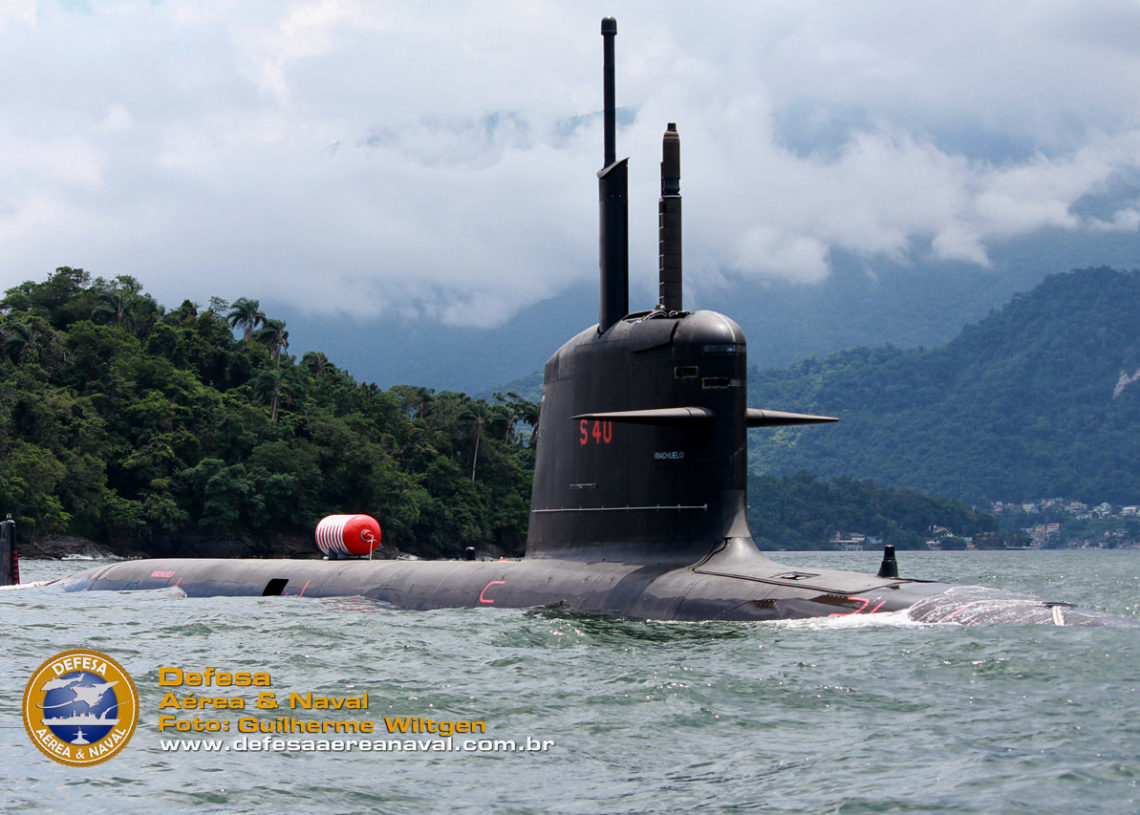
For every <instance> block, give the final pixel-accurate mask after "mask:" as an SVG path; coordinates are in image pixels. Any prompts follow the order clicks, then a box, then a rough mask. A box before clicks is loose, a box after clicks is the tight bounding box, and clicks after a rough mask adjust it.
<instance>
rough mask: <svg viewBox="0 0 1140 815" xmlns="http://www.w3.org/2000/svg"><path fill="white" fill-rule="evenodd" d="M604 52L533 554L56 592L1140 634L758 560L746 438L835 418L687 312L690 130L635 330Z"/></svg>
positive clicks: (184, 563)
mask: <svg viewBox="0 0 1140 815" xmlns="http://www.w3.org/2000/svg"><path fill="white" fill-rule="evenodd" d="M601 34H602V38H603V95H604V108H603V111H604V112H603V116H604V156H603V164H602V168H601V169H600V170H599V171H598V173H597V176H598V195H599V225H600V229H599V274H600V286H599V315H598V323H597V325H593V326H590V327H588V328H586V329H584V330H582V331H581V332H580V333H579V334H577V335H576V336H575V337H573V338H571V339H570V340H569V341H567V342H566V343H565V344H564V345H562V347H561V348H559V349H558V350H557V351H556V352H555V353H554V355H553V356H551V357H550V359H549V361H548V362H547V363H546V367H545V372H544V377H543V392H542V405H541V418H540V422H539V425H538V428H537V430H536V433H537V439H536V446H537V449H536V461H535V472H534V482H533V489H532V496H531V508H530V521H529V527H528V533H527V542H526V553H525V556H524V557H523V558H521V559H517V560H506V559H500V560H474V559H465V560H437V561H401V560H378V559H377V560H373V559H370V558H369V557H358V558H347V557H346V558H335V557H330V558H328V559H324V560H317V559H313V560H287V559H280V560H253V559H246V560H242V559H235V560H226V559H153V560H140V561H124V562H118V563H114V564H111V565H102V566H98V567H95V568H93V569H90V570H88V571H85V572H81V573H79V574H76V575H73V576H70V577H67V578H63V579H62V580H60V581H57V582H58V584H59V585H61V586H62V587H63V588H64V589H65V590H67V591H94V590H110V591H136V590H150V589H170V588H172V587H176V588H177V589H178V590H180V591H181V592H184V593H185V594H186V595H188V596H190V597H211V596H219V595H228V596H234V595H245V596H297V597H317V598H322V597H324V598H328V597H345V596H359V597H364V598H368V599H370V600H373V601H376V602H377V603H380V604H384V605H385V606H388V607H391V608H396V609H418V610H424V609H440V608H456V607H491V608H534V607H556V608H559V609H564V610H566V611H568V612H572V613H583V614H597V615H605V616H614V617H623V618H634V619H646V620H682V621H707V620H745V621H749V620H756V621H771V620H786V619H796V618H811V617H838V616H855V615H875V614H882V613H886V612H904V613H905V614H906V615H907V616H909V617H910V618H911V619H913V620H915V621H918V622H930V623H937V622H956V623H965V624H970V623H979V622H997V621H1008V622H1032V623H1043V624H1050V625H1137V624H1140V621H1138V620H1135V619H1132V618H1128V617H1120V616H1116V615H1112V614H1108V613H1104V612H1100V611H1096V610H1092V609H1083V608H1078V607H1075V606H1072V605H1070V604H1066V603H1061V602H1046V601H1042V600H1039V599H1036V598H1033V597H1026V596H1021V595H1014V594H1008V593H1004V592H1000V591H997V590H994V589H989V588H984V587H976V586H954V585H950V584H947V583H940V582H936V581H927V580H918V579H910V578H900V577H899V576H898V570H897V564H896V562H895V559H894V554H893V549H892V548H891V547H887V548H886V550H885V552H884V558H883V562H882V566H881V567H880V569H879V571H878V573H877V574H860V573H854V572H844V571H835V570H823V569H800V568H795V567H791V566H787V565H783V564H780V563H776V562H775V561H773V560H771V559H769V558H768V557H767V556H766V555H765V554H763V553H762V552H761V551H760V549H759V548H758V547H757V545H756V544H755V542H754V541H753V538H752V533H751V531H750V530H749V526H748V521H747V516H746V508H747V495H746V479H747V434H748V432H749V431H750V430H751V429H761V430H762V429H763V428H766V427H778V426H784V425H814V424H827V423H830V422H834V421H836V419H835V418H834V417H831V416H819V415H812V414H804V413H794V412H788V411H781V410H769V409H759V408H750V407H748V405H747V402H746V392H747V390H746V387H745V386H746V382H747V343H746V341H745V337H744V333H743V331H742V330H741V328H740V326H739V325H738V324H737V323H736V322H734V321H733V320H732V319H731V318H729V317H727V316H725V315H723V314H720V313H717V312H713V311H702V310H695V311H687V310H686V309H685V308H684V304H683V296H682V295H683V292H682V263H681V260H682V237H681V225H682V210H681V191H680V178H681V173H680V137H679V134H678V131H677V128H676V126H675V124H674V123H669V124H668V126H667V128H666V130H665V133H664V137H663V145H662V161H661V196H660V199H659V203H658V228H659V253H658V254H659V257H658V269H659V300H658V302H657V304H656V305H655V306H654V307H653V308H652V309H651V310H648V311H642V312H635V313H629V302H628V301H629V294H628V290H629V249H628V222H629V207H628V199H627V190H628V159H627V158H621V159H618V158H617V151H616V141H615V139H616V127H615V109H616V106H615V89H614V40H615V37H616V35H617V23H616V21H615V20H614V19H613V18H609V17H607V18H605V19H604V20H602V24H601ZM819 432H826V431H823V430H820V431H819ZM361 517H363V518H366V517H367V516H353V517H350V516H332V518H331V519H326V521H330V520H334V521H335V522H334V523H333V524H332V525H331V526H330V525H328V524H325V522H322V527H323V528H322V527H318V534H317V542H318V544H319V546H320V547H321V548H322V550H324V551H325V552H326V553H327V554H335V553H337V552H345V551H348V552H352V553H358V554H359V553H363V554H365V555H369V556H370V554H371V552H372V551H373V550H374V548H375V546H376V545H377V544H378V537H379V529H378V528H376V529H374V530H373V529H372V528H371V527H370V526H369V525H367V524H364V525H361V524H359V523H356V524H355V525H354V523H353V521H354V520H356V519H359V518H361ZM337 519H339V520H337ZM13 535H14V533H12V532H11V531H10V530H9V531H8V532H7V533H6V538H7V539H9V540H10V539H12V538H13Z"/></svg>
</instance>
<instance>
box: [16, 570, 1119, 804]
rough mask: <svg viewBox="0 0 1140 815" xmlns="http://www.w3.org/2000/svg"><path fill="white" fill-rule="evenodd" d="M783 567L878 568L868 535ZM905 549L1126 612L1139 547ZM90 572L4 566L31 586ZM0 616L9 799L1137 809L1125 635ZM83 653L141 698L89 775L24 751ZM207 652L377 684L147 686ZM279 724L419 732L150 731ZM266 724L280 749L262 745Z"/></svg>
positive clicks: (937, 573)
mask: <svg viewBox="0 0 1140 815" xmlns="http://www.w3.org/2000/svg"><path fill="white" fill-rule="evenodd" d="M779 559H780V560H781V562H784V563H787V564H789V565H793V566H803V567H810V566H826V567H833V568H847V569H855V570H859V571H870V572H873V571H875V569H876V568H877V566H878V555H877V554H875V553H869V552H868V553H798V554H791V553H781V554H780V557H779ZM899 560H900V571H901V573H902V574H903V575H904V576H910V577H922V578H929V579H938V580H946V581H949V582H956V583H978V584H983V585H989V586H994V587H1000V588H1005V589H1009V590H1014V591H1022V592H1027V593H1031V594H1034V595H1037V596H1041V597H1044V598H1045V599H1056V600H1066V601H1070V602H1076V603H1079V604H1082V605H1086V606H1091V607H1095V608H1100V609H1104V610H1108V611H1112V612H1115V613H1119V614H1124V615H1128V616H1133V617H1136V616H1140V610H1138V606H1140V552H1138V551H1063V552H955V553H925V552H924V553H917V552H916V553H911V552H902V553H900V554H899ZM85 565H90V564H82V563H74V562H58V561H23V562H22V564H21V568H22V572H23V578H24V580H25V582H34V581H40V580H48V579H51V578H54V577H58V576H61V575H64V574H69V573H71V572H73V571H76V570H77V569H78V568H82V567H83V566H85ZM0 620H2V621H3V623H2V624H3V631H2V633H0V643H2V649H3V657H2V658H0V689H2V690H0V803H2V804H3V805H4V806H5V807H6V808H7V809H9V810H13V811H15V810H19V811H21V812H60V813H69V814H74V813H87V812H92V813H94V812H98V813H105V812H109V811H111V812H146V813H154V812H159V813H163V812H208V811H216V812H252V811H261V810H265V811H284V810H300V811H304V810H308V811H320V812H346V813H347V812H377V813H405V812H472V813H475V812H480V813H482V812H496V813H545V812H555V813H594V812H602V813H658V812H659V813H673V812H760V813H894V812H899V813H940V812H945V813H955V814H956V815H959V814H960V813H1044V812H1067V813H1128V814H1129V815H1131V814H1132V813H1136V812H1140V788H1138V785H1140V662H1138V660H1137V655H1138V654H1140V648H1138V644H1140V643H1138V640H1140V629H1136V628H1058V627H1052V626H1037V625H978V626H961V625H955V624H944V625H919V624H915V623H911V622H909V621H908V620H907V619H906V617H905V615H900V614H888V615H877V616H875V617H865V618H857V617H847V618H831V619H820V620H809V621H797V622H785V623H665V622H642V621H631V620H615V619H604V618H598V617H592V616H580V615H572V614H567V613H565V612H561V611H559V610H557V609H538V610H532V611H517V610H506V609H503V610H500V609H493V608H483V609H456V610H443V611H431V612H417V611H393V610H389V609H385V608H382V607H380V606H378V605H376V604H373V603H370V602H368V601H365V600H360V599H340V600H318V599H304V598H292V597H267V598H214V599H191V598H187V597H185V596H183V595H182V594H181V593H180V592H178V591H166V590H163V591H157V592H132V593H111V592H81V593H72V594H68V593H64V592H62V591H59V590H58V589H53V588H52V587H50V586H40V587H35V586H32V587H25V588H19V589H5V590H0ZM72 648H89V649H93V650H96V651H99V652H101V653H104V654H107V655H108V656H111V657H112V658H113V659H115V660H116V661H118V662H119V663H120V664H121V665H122V666H123V667H124V668H125V669H126V670H127V672H128V673H129V674H130V675H131V677H132V678H133V680H134V683H135V685H136V687H137V689H138V693H139V698H140V703H139V724H138V727H137V730H136V732H135V733H134V736H133V737H132V740H131V741H130V743H129V744H128V745H127V747H126V748H125V749H124V750H123V751H122V752H121V753H119V754H118V755H115V756H114V757H112V758H111V759H109V760H107V761H105V762H104V763H101V764H98V765H95V766H91V767H86V768H79V767H71V766H66V765H63V764H59V763H57V762H55V761H53V760H51V759H49V758H48V757H46V756H45V755H43V754H42V753H40V752H39V751H38V750H37V749H36V748H35V746H34V745H33V744H32V742H31V740H30V738H29V736H28V735H27V733H26V732H25V729H24V726H23V723H22V717H21V698H22V695H23V692H24V687H25V685H26V684H27V682H28V680H29V679H30V678H31V676H32V674H33V672H34V671H35V670H36V668H37V667H38V666H39V665H40V664H41V663H43V662H45V661H46V660H48V659H49V658H50V657H52V656H54V655H55V654H57V653H59V652H60V651H64V650H67V649H72ZM209 667H213V668H215V669H216V670H218V671H227V672H231V673H233V672H247V673H250V674H251V675H252V674H256V673H263V674H267V675H268V679H269V681H270V682H271V686H270V688H269V690H270V692H272V693H273V694H275V698H277V699H280V700H282V702H284V700H286V699H288V698H290V697H289V694H291V693H296V694H299V695H301V696H302V698H304V694H313V695H314V696H316V697H321V698H326V699H330V700H335V699H341V700H345V699H349V698H357V699H360V698H361V696H362V694H364V693H367V694H368V696H367V700H368V701H367V704H368V707H367V709H365V710H337V711H330V710H305V709H301V710H296V709H293V710H277V711H271V710H262V709H257V708H256V700H257V698H258V695H257V693H258V692H259V691H264V690H265V689H264V688H259V687H257V688H255V687H234V686H218V685H217V684H212V685H210V686H209V687H203V686H198V687H189V686H186V685H182V686H177V687H171V686H169V685H163V684H161V678H162V674H161V673H160V670H161V669H163V668H167V669H170V668H179V669H181V670H182V671H183V672H199V673H201V672H204V671H205V669H206V668H209ZM170 675H171V674H170V672H169V671H168V673H167V676H170ZM192 693H196V694H197V695H199V696H205V697H216V696H224V697H227V698H234V697H240V698H242V699H243V700H245V702H246V704H247V705H248V707H249V708H250V709H249V710H246V711H231V710H216V709H209V710H205V711H204V710H182V709H177V708H175V709H172V708H171V707H170V705H169V700H170V695H171V694H173V697H174V698H175V699H177V700H180V702H181V701H185V699H186V698H187V697H188V696H190V695H191V694H192ZM164 705H165V707H164ZM284 715H288V716H292V717H294V718H296V719H299V720H305V721H316V722H318V723H320V722H322V721H330V722H331V721H334V720H353V721H363V720H368V721H372V722H374V723H376V725H377V730H376V731H375V732H374V733H373V734H372V735H371V736H368V737H367V738H369V739H376V740H378V741H379V740H384V741H385V742H388V741H396V742H410V743H412V745H413V749H409V750H400V751H395V750H383V751H380V750H359V749H353V750H347V749H344V745H340V747H341V748H342V749H340V750H334V749H332V748H333V747H335V746H336V745H334V744H332V741H333V740H335V739H338V738H340V739H343V738H344V737H334V736H327V735H320V736H311V735H305V736H298V735H287V736H278V735H274V736H268V735H265V734H260V733H259V734H256V735H250V736H247V737H246V739H247V743H246V749H245V750H240V749H235V747H236V745H237V739H238V737H240V736H241V735H242V734H240V733H238V732H235V731H234V730H232V729H231V730H230V731H228V732H225V733H222V734H220V735H221V736H224V738H219V739H216V742H217V743H216V744H215V745H214V748H216V749H207V745H204V744H203V743H202V742H204V741H205V739H202V738H200V737H202V736H215V735H219V734H213V733H188V732H180V731H177V730H172V729H170V728H168V729H167V730H166V731H163V732H160V730H159V722H160V716H171V717H172V718H174V719H179V720H183V721H189V720H190V719H192V718H193V717H197V718H199V719H200V720H202V721H205V720H214V721H215V722H221V721H223V720H225V721H228V722H229V726H230V727H231V728H234V727H237V721H238V719H239V718H244V719H247V720H250V719H252V720H254V721H265V722H271V721H272V720H273V719H275V718H279V717H281V716H284ZM388 719H390V720H392V721H397V720H402V721H403V722H405V723H409V722H410V723H412V724H410V725H409V727H411V728H412V729H415V727H416V726H417V725H416V724H415V723H416V722H419V723H420V725H422V726H423V727H427V726H428V725H426V724H425V723H430V722H443V723H447V722H468V723H482V725H483V726H484V728H485V732H484V733H483V734H482V735H479V736H478V740H476V739H471V745H470V746H471V747H472V749H471V750H460V749H453V750H450V751H438V750H433V749H430V745H429V744H427V742H430V741H438V740H441V739H440V737H439V735H438V734H432V733H421V734H413V733H407V734H400V733H399V732H397V733H395V734H389V732H388V729H387V727H386V726H385V722H386V720H388ZM165 721H168V722H169V721H170V719H166V720H165ZM437 727H438V725H437ZM361 738H363V737H361ZM274 739H276V740H277V741H278V742H279V744H278V745H277V746H278V747H280V748H282V749H268V748H270V747H271V745H270V744H269V742H271V741H272V740H274ZM249 740H259V741H261V742H264V743H265V744H266V747H267V749H264V750H258V751H252V750H250V749H249V748H248V741H249ZM287 740H292V741H293V742H294V744H292V745H290V744H288V743H286V742H287ZM302 740H305V741H309V742H311V743H310V744H308V745H302V744H301V743H300V742H301V741H302ZM322 740H323V741H325V742H326V743H325V744H324V745H321V744H319V743H318V742H320V741H322ZM466 740H467V738H466V737H461V736H458V735H456V736H453V737H452V738H451V739H450V743H451V744H452V745H453V746H454V745H455V744H458V743H459V742H461V741H466ZM192 744H197V747H196V748H195V747H192V746H188V745H192ZM508 744H511V745H513V746H514V747H515V748H516V749H510V750H508V749H506V745H508ZM322 746H323V747H324V749H320V748H321V747H322ZM290 747H292V748H296V749H289V748H290ZM302 747H304V748H305V749H301V748H302ZM421 747H428V748H429V749H419V748H421ZM480 748H485V749H480Z"/></svg>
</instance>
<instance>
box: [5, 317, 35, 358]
mask: <svg viewBox="0 0 1140 815" xmlns="http://www.w3.org/2000/svg"><path fill="white" fill-rule="evenodd" d="M40 340H41V335H40V332H39V331H38V330H36V327H35V326H34V325H31V324H30V323H23V322H21V323H8V325H7V326H6V327H5V329H4V350H5V352H7V353H9V354H10V353H12V352H13V351H14V352H15V354H16V364H17V365H23V364H24V360H25V359H27V357H28V353H29V352H35V351H38V350H39V347H40ZM9 349H11V350H9ZM33 356H35V355H34V354H33Z"/></svg>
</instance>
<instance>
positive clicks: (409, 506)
mask: <svg viewBox="0 0 1140 815" xmlns="http://www.w3.org/2000/svg"><path fill="white" fill-rule="evenodd" d="M235 332H236V333H235ZM0 341H2V343H3V346H2V351H3V353H2V354H0V512H11V513H12V514H13V515H14V516H15V517H16V519H17V521H18V523H19V525H20V528H21V533H22V535H24V536H25V537H27V536H32V537H34V536H37V535H43V534H45V533H50V532H66V533H70V534H76V535H81V536H85V537H89V538H91V539H94V540H96V541H99V542H102V543H110V544H112V545H114V546H115V547H116V548H118V549H119V550H121V551H129V550H134V551H142V552H147V553H167V552H170V553H183V554H201V553H205V552H225V553H230V554H236V553H247V554H248V553H252V554H279V553H281V552H282V551H285V550H287V549H289V548H290V547H291V546H294V547H297V548H301V549H309V550H312V551H314V552H315V549H314V548H313V547H312V544H311V540H312V538H311V536H312V530H313V528H314V526H315V525H316V522H317V521H318V520H319V519H320V518H321V517H322V516H324V515H328V514H332V513H337V512H353V513H355V512H364V513H369V514H373V515H375V516H376V517H377V518H379V519H380V521H381V524H382V526H383V529H384V543H385V544H390V545H393V546H396V547H407V546H410V545H411V544H412V543H413V542H414V544H415V546H414V550H415V551H416V552H417V553H418V554H421V555H429V556H430V555H439V554H457V553H458V552H459V551H461V550H462V548H463V547H464V546H467V545H475V546H480V547H483V548H484V549H488V548H490V550H491V551H502V552H508V553H517V552H520V551H521V548H522V543H523V541H524V540H525V535H526V525H527V515H528V510H529V501H530V481H531V471H532V469H533V451H532V450H531V449H530V447H529V441H528V438H529V436H528V435H527V434H526V433H525V432H524V433H521V434H520V432H519V431H520V429H524V428H525V427H526V426H527V425H528V424H530V423H533V422H534V421H536V419H537V406H536V405H534V404H531V403H527V402H524V401H522V400H520V399H516V398H510V397H508V398H507V399H506V400H503V401H502V403H496V404H488V403H487V402H485V401H481V400H472V399H470V398H468V397H467V396H465V395H463V394H457V393H435V392H433V391H431V390H428V389H424V388H414V387H395V388H392V389H390V390H387V391H381V390H379V389H378V388H377V387H376V386H374V385H369V384H362V383H359V382H356V381H355V380H354V379H353V378H352V377H351V376H350V375H349V374H348V373H347V372H345V371H343V370H341V369H339V368H338V367H337V366H336V365H334V364H333V363H332V362H331V361H330V360H329V359H328V358H326V356H325V355H324V354H322V353H319V352H313V353H308V354H305V355H304V357H303V358H301V359H296V358H295V357H294V356H292V355H290V354H289V353H288V347H289V332H288V330H287V328H286V326H285V324H284V322H282V321H279V320H274V319H272V318H270V317H268V316H267V315H265V314H263V313H261V311H260V309H259V307H258V303H257V301H256V300H250V299H247V298H239V299H237V300H235V301H234V302H232V303H227V302H226V301H223V300H218V299H214V300H212V301H211V302H210V304H209V305H208V306H207V307H205V308H202V307H200V306H198V305H197V304H194V303H190V302H184V303H182V305H181V306H179V307H178V308H174V309H170V310H167V309H166V308H164V307H163V306H161V305H160V304H158V303H156V302H155V301H154V299H153V298H152V297H150V296H149V295H147V294H145V293H144V292H143V290H142V286H141V284H140V283H139V282H138V281H136V280H134V279H132V278H129V277H118V278H115V279H114V280H104V279H102V278H98V279H95V280H92V279H91V277H90V275H88V274H87V273H86V272H84V271H83V270H81V269H72V268H66V267H64V268H60V269H58V270H57V271H56V272H55V273H54V274H53V275H51V276H50V277H49V278H48V279H47V280H46V281H45V282H43V283H24V284H22V285H21V286H18V287H16V288H13V289H10V290H9V291H8V292H7V293H6V296H5V297H4V299H3V300H2V301H0ZM221 541H225V542H228V543H226V544H224V545H219V542H221Z"/></svg>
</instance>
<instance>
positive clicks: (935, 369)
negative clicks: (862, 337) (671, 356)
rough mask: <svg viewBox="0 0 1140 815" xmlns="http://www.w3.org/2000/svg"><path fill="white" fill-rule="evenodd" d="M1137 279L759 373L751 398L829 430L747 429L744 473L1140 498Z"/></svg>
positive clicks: (983, 499) (1054, 290) (1029, 301)
mask: <svg viewBox="0 0 1140 815" xmlns="http://www.w3.org/2000/svg"><path fill="white" fill-rule="evenodd" d="M1138 373H1140V272H1134V271H1133V272H1121V271H1114V270H1111V269H1103V268H1102V269H1086V270H1082V271H1074V272H1069V273H1066V274H1058V275H1053V276H1051V277H1049V278H1047V279H1046V280H1045V281H1044V282H1042V283H1041V284H1040V285H1039V286H1038V287H1037V288H1035V289H1034V290H1033V291H1031V292H1030V293H1028V294H1024V295H1019V296H1017V297H1015V298H1014V299H1013V300H1012V301H1011V302H1010V303H1009V304H1008V305H1006V306H1005V307H1004V308H1002V309H1000V310H998V311H995V312H993V313H991V314H990V316H989V317H987V318H986V319H985V320H983V321H981V322H980V323H978V324H977V325H973V326H969V327H967V328H966V329H965V330H963V331H962V333H961V334H960V335H959V336H958V337H957V338H956V339H954V340H953V341H952V342H950V343H949V344H947V345H946V346H944V347H942V348H938V349H922V348H920V349H916V350H905V351H904V350H899V349H896V348H892V347H880V348H859V349H855V350H851V351H846V352H844V353H840V354H835V355H832V356H829V357H826V358H823V359H812V360H807V361H805V362H802V363H799V364H797V365H794V366H792V367H790V368H787V369H779V370H766V371H753V372H752V373H751V375H750V380H749V386H750V403H751V404H753V405H757V406H761V407H764V406H772V407H776V408H782V409H787V410H804V411H812V412H821V413H828V414H831V415H835V416H838V417H840V420H841V421H840V423H839V424H838V425H834V426H829V427H822V428H818V427H817V428H807V429H802V430H801V429H793V428H785V429H781V430H779V431H777V432H774V433H754V434H752V436H751V440H752V444H753V449H752V463H753V467H754V468H755V469H756V470H757V471H759V472H764V473H768V474H791V473H795V472H797V471H799V470H810V471H811V472H813V473H817V474H819V475H822V476H825V477H826V476H838V475H848V476H851V477H853V478H857V479H871V480H873V481H875V482H876V483H879V484H884V485H889V486H896V487H907V488H911V489H916V490H919V491H922V492H928V493H936V494H941V495H949V496H953V497H955V498H959V499H962V500H965V501H968V502H971V503H976V504H979V505H986V506H988V502H989V501H990V500H1017V501H1020V500H1028V499H1032V498H1037V497H1044V496H1067V497H1071V498H1078V499H1081V500H1084V501H1097V502H1099V501H1110V502H1114V503H1137V502H1140V383H1135V384H1133V379H1134V378H1137V374H1138Z"/></svg>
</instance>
